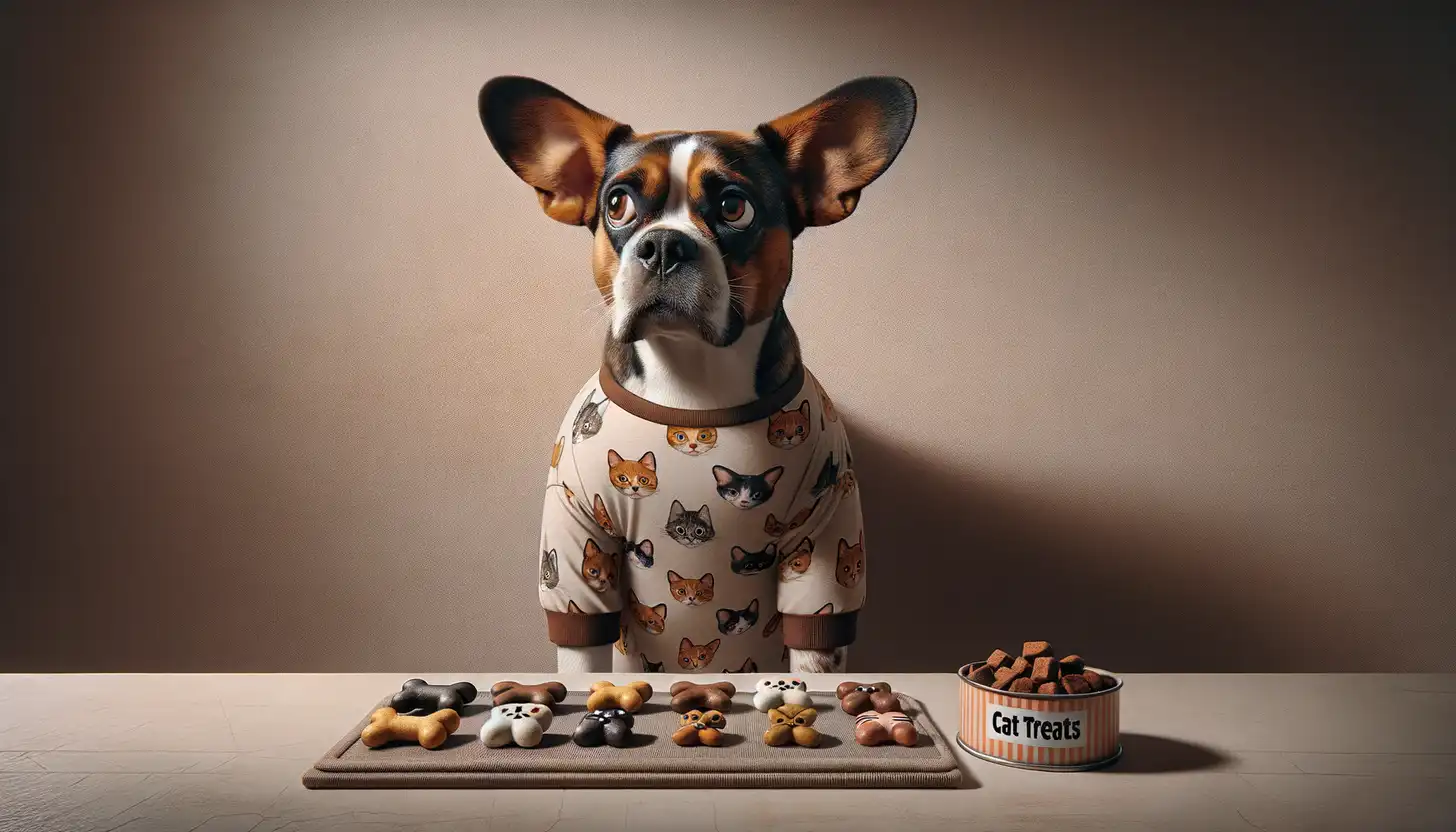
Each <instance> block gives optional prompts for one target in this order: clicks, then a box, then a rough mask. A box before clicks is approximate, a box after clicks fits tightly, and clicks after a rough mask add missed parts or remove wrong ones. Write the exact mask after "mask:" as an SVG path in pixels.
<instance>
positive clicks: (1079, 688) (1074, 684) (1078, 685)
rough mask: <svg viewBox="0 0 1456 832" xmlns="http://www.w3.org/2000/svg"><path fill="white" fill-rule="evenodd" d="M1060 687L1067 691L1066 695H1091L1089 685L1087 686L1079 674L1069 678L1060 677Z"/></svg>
mask: <svg viewBox="0 0 1456 832" xmlns="http://www.w3.org/2000/svg"><path fill="white" fill-rule="evenodd" d="M1062 687H1064V688H1066V689H1067V693H1091V692H1092V686H1091V685H1089V684H1087V680H1086V679H1085V678H1083V677H1082V675H1081V674H1078V673H1073V674H1072V675H1070V676H1063V677H1062Z"/></svg>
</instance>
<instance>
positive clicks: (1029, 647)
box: [1021, 641, 1052, 659]
mask: <svg viewBox="0 0 1456 832" xmlns="http://www.w3.org/2000/svg"><path fill="white" fill-rule="evenodd" d="M1021 655H1022V656H1024V657H1026V658H1028V659H1039V658H1041V657H1042V656H1050V655H1052V645H1051V642H1049V641H1028V642H1027V643H1025V644H1023V645H1021Z"/></svg>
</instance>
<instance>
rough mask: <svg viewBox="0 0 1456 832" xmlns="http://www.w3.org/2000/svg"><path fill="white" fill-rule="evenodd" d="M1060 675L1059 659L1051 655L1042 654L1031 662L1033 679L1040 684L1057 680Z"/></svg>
mask: <svg viewBox="0 0 1456 832" xmlns="http://www.w3.org/2000/svg"><path fill="white" fill-rule="evenodd" d="M1060 675H1061V674H1060V673H1058V672H1057V660H1056V659H1055V658H1053V657H1051V656H1042V657H1041V658H1039V659H1036V660H1035V661H1033V662H1032V663H1031V681H1033V682H1036V683H1037V684H1038V685H1040V684H1044V683H1046V682H1055V681H1056V680H1057V677H1058V676H1060Z"/></svg>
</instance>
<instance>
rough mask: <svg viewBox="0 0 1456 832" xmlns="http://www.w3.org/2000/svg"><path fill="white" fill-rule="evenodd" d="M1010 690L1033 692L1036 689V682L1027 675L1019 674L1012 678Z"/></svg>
mask: <svg viewBox="0 0 1456 832" xmlns="http://www.w3.org/2000/svg"><path fill="white" fill-rule="evenodd" d="M1008 690H1010V691H1011V692H1012V693H1032V692H1034V691H1035V690H1036V684H1035V683H1033V682H1032V681H1031V679H1028V678H1027V677H1025V676H1018V677H1016V678H1015V679H1012V680H1011V687H1010V688H1008Z"/></svg>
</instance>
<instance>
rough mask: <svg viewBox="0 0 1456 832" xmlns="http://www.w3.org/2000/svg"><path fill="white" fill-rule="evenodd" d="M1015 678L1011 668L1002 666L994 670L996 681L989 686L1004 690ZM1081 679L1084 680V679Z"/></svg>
mask: <svg viewBox="0 0 1456 832" xmlns="http://www.w3.org/2000/svg"><path fill="white" fill-rule="evenodd" d="M1015 678H1016V674H1015V673H1012V672H1011V668H1009V667H1003V668H1001V669H1000V670H998V671H996V681H995V682H992V683H991V687H993V688H995V689H996V690H1006V689H1007V688H1009V687H1011V682H1012V680H1014V679H1015ZM1083 681H1086V680H1085V679H1084V680H1083Z"/></svg>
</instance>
